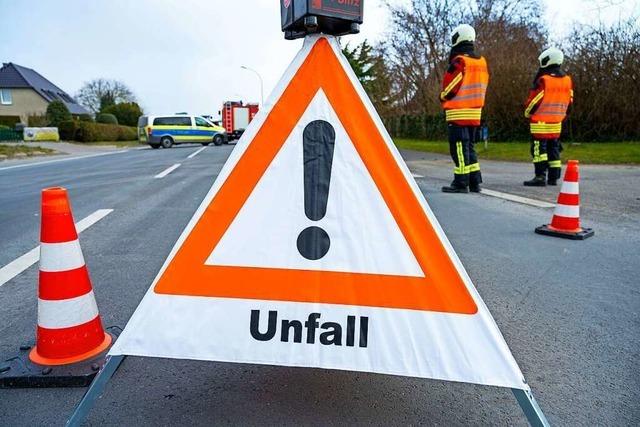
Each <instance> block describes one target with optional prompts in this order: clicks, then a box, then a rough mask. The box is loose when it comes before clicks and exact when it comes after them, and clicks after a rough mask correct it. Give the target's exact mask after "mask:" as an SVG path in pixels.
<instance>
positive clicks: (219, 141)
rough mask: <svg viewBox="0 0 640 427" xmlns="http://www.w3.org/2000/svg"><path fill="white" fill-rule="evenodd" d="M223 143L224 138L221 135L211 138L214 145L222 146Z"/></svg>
mask: <svg viewBox="0 0 640 427" xmlns="http://www.w3.org/2000/svg"><path fill="white" fill-rule="evenodd" d="M223 141H224V138H223V137H222V135H216V136H214V137H213V143H214V145H222V142H223Z"/></svg>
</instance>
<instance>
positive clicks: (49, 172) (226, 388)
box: [0, 146, 640, 426]
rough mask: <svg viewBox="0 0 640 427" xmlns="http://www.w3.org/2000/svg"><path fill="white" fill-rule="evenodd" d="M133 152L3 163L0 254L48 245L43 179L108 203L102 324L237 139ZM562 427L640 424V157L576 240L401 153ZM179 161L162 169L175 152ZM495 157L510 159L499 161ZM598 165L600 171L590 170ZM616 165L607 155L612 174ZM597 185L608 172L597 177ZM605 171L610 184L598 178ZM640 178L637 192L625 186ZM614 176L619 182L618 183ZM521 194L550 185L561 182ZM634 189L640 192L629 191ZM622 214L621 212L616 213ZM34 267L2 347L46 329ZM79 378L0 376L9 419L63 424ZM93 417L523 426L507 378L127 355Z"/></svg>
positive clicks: (145, 282)
mask: <svg viewBox="0 0 640 427" xmlns="http://www.w3.org/2000/svg"><path fill="white" fill-rule="evenodd" d="M198 149H199V146H184V147H175V148H172V149H170V150H131V151H128V152H126V153H116V154H110V155H105V156H100V157H91V158H84V159H77V160H71V161H65V162H58V163H46V164H41V165H32V166H28V167H22V168H15V169H5V170H3V169H2V168H1V167H0V242H2V246H1V248H2V249H1V250H0V268H1V267H2V266H4V265H6V264H7V263H9V262H10V261H12V260H14V259H15V258H17V257H19V256H21V255H22V254H24V253H25V252H27V251H29V250H30V249H32V248H33V247H35V246H37V243H38V232H39V231H38V227H39V217H38V215H39V197H40V190H41V189H42V188H44V187H47V186H54V185H62V186H65V187H67V188H68V189H69V193H70V196H71V200H72V204H73V208H74V215H75V218H76V220H79V219H82V218H84V217H85V216H87V215H90V214H91V213H92V212H94V211H96V210H97V209H113V212H112V213H110V214H109V215H107V216H106V217H105V218H103V219H102V220H100V221H99V222H97V223H96V224H94V225H93V226H91V227H90V228H89V229H87V230H86V231H84V232H83V233H82V234H81V236H80V241H81V243H82V249H83V252H84V255H85V259H86V261H87V265H88V267H89V269H90V272H91V277H92V279H93V285H94V290H95V293H96V295H97V300H98V305H99V307H100V311H101V314H102V317H103V321H104V323H105V325H120V326H124V325H125V324H126V322H127V320H128V318H129V317H130V316H131V314H132V313H133V311H134V310H135V308H136V306H137V304H138V302H139V301H140V299H141V298H142V296H143V294H144V293H145V291H146V290H147V288H148V286H149V285H150V283H151V281H152V279H153V277H154V276H155V274H156V273H157V271H158V269H159V268H160V266H161V264H162V263H163V261H164V259H165V258H166V256H167V254H168V253H169V251H170V249H171V247H172V246H173V244H174V242H175V241H176V239H177V237H178V236H179V234H180V232H181V230H182V228H183V227H184V226H185V225H186V223H187V222H188V220H189V219H190V218H191V216H192V214H193V212H194V211H195V209H196V208H197V206H198V204H199V202H200V201H201V200H202V198H203V196H204V195H205V193H206V192H207V190H208V189H209V187H210V186H211V183H212V182H213V179H214V178H215V176H216V175H217V173H218V172H219V171H220V169H221V167H222V165H223V163H224V161H225V160H226V157H227V156H228V155H229V153H230V152H231V150H232V149H233V147H232V146H223V147H213V146H210V147H208V148H207V149H205V150H203V151H202V152H200V153H199V154H198V155H196V156H195V157H192V158H187V157H188V156H189V155H191V154H192V153H194V152H195V151H196V150H198ZM403 154H404V156H405V157H406V158H407V159H408V160H409V162H408V163H409V165H410V167H411V168H412V170H414V172H416V173H418V174H421V175H424V176H425V178H418V179H417V180H418V182H419V184H420V187H421V188H422V190H423V192H424V194H425V195H426V197H427V200H428V201H429V203H430V205H431V207H432V209H433V210H434V212H435V214H436V216H437V217H438V219H439V220H440V222H441V224H442V226H443V228H444V230H445V232H446V233H447V235H448V236H449V239H450V240H451V242H452V244H453V246H454V247H455V249H456V251H457V252H458V254H459V255H460V257H461V259H462V261H463V263H464V264H465V266H466V268H467V270H468V271H469V274H470V276H471V277H472V278H473V280H474V282H475V284H476V286H477V288H478V290H479V292H480V294H481V295H482V297H483V299H484V301H485V302H486V304H487V306H488V307H489V309H490V310H491V313H492V314H493V316H494V317H495V319H496V321H497V323H498V325H499V327H500V329H501V331H502V333H503V335H504V336H505V339H506V341H507V343H508V344H509V346H510V348H511V350H512V352H513V354H514V356H515V358H516V360H517V361H518V363H519V364H520V367H521V369H522V371H523V372H524V375H525V377H526V378H527V380H528V381H529V383H530V384H531V386H532V388H533V390H534V393H535V395H536V398H537V400H538V402H539V403H540V405H541V407H542V408H543V410H544V411H545V413H546V415H547V417H548V418H549V420H550V422H551V423H552V424H555V425H593V424H597V425H611V426H621V425H638V424H640V404H639V403H638V402H640V375H639V374H640V352H639V349H640V315H639V311H640V295H639V294H640V292H639V291H638V277H639V276H640V265H639V259H640V257H639V255H640V249H639V246H638V243H637V242H638V237H640V221H638V202H637V199H635V198H636V197H637V196H638V190H637V189H636V188H634V185H633V184H635V182H638V181H637V178H638V171H639V169H638V168H630V169H628V170H627V169H624V170H625V172H624V173H625V174H628V175H625V176H627V177H631V178H635V182H632V183H626V182H625V184H624V185H623V186H622V187H619V188H617V189H616V191H605V190H606V186H605V185H603V186H602V189H601V190H600V189H599V190H594V189H590V183H589V180H590V179H592V180H593V181H594V182H595V181H596V180H595V179H593V177H594V175H595V174H596V172H594V173H593V174H592V173H591V170H590V168H585V169H584V170H583V185H582V189H583V191H584V192H585V194H588V197H585V198H586V199H588V200H589V202H590V203H592V204H593V206H598V208H593V207H589V206H585V207H584V212H586V213H588V217H587V218H584V221H585V223H587V225H589V226H591V227H593V228H594V229H595V230H596V236H595V237H593V238H591V239H589V240H586V241H583V242H574V241H568V240H562V239H555V238H550V237H544V236H538V235H535V234H534V233H533V228H534V227H535V226H537V225H540V224H543V223H547V222H548V221H549V219H550V216H551V210H550V209H548V208H547V209H544V208H537V207H533V206H528V205H523V204H518V203H513V202H509V201H505V200H501V199H499V198H494V197H488V196H485V195H477V194H467V195H445V194H443V193H440V192H439V187H440V186H441V185H442V184H443V183H446V182H447V181H448V180H449V174H450V173H451V166H450V164H449V163H448V162H446V161H444V160H443V158H441V157H434V158H428V156H429V155H427V157H425V155H423V154H422V153H412V152H406V153H403ZM176 163H180V164H181V166H180V167H178V168H177V169H175V170H174V171H172V172H171V173H169V174H168V175H166V176H164V177H163V178H154V176H157V175H158V174H160V173H161V172H163V171H165V170H166V169H167V168H169V167H170V166H172V165H174V164H176ZM498 166H499V165H498ZM498 166H496V165H494V164H491V163H488V164H486V165H484V168H485V171H486V176H485V182H486V185H487V187H488V188H489V187H491V185H490V184H491V183H492V184H493V187H491V188H494V187H495V189H498V190H500V191H505V192H506V191H512V192H516V193H517V192H522V191H524V190H523V189H521V188H520V187H519V186H517V185H515V184H514V185H511V184H510V182H511V181H513V180H514V179H517V180H518V181H521V180H522V179H526V178H527V177H528V173H527V170H528V169H527V167H528V166H527V165H517V164H505V165H503V167H498ZM593 170H594V171H595V170H596V169H593ZM618 172H619V171H618V169H617V168H612V167H609V168H607V167H603V168H601V169H598V170H597V173H598V174H599V175H597V176H599V177H600V178H601V179H602V181H608V182H618V181H619V180H620V175H619V174H618ZM598 182H599V181H598ZM594 185H599V184H594ZM627 188H628V189H629V192H628V193H625V192H624V191H623V190H625V189H627ZM618 190H620V191H618ZM535 191H536V192H527V193H522V194H524V195H527V196H528V197H532V198H538V199H542V200H544V199H551V200H553V198H554V197H555V194H557V188H556V189H555V190H553V189H535ZM634 191H635V194H634V193H633V192H634ZM618 219H619V221H618ZM37 273H38V272H37V266H33V267H31V268H29V269H28V270H26V271H25V272H23V273H22V274H20V275H18V276H17V277H15V278H13V279H12V280H10V281H8V282H7V283H5V284H4V285H2V286H0V301H1V302H2V303H1V304H0V360H1V359H6V358H9V357H11V356H13V355H15V354H16V352H17V348H18V346H20V345H21V344H24V343H30V342H32V340H33V337H34V328H35V319H36V289H37ZM83 393H84V389H12V390H0V425H11V426H22V425H62V424H63V423H64V421H65V420H66V419H67V417H68V416H69V414H70V413H71V412H72V410H73V408H74V406H75V404H76V403H77V402H78V400H79V399H80V398H81V397H82V395H83ZM88 424H89V425H134V424H136V425H176V424H177V425H187V424H188V425H211V424H267V425H274V424H296V425H297V424H318V425H320V424H322V425H327V424H380V425H397V424H428V425H461V424H474V425H487V424H500V425H525V421H524V418H523V416H522V413H521V411H520V408H519V407H518V405H517V403H516V401H515V399H514V398H513V396H512V394H511V392H510V391H509V390H506V389H501V388H493V387H483V386H475V385H469V384H460V383H451V382H441V381H434V380H424V379H415V378H404V377H395V376H385V375H375V374H363V373H351V372H341V371H329V370H320V369H300V368H286V367H270V366H254V365H240V364H228V363H211V362H194V361H183V360H164V359H151V358H133V357H130V358H127V359H126V360H125V361H124V363H123V365H122V366H121V368H120V370H119V371H118V372H117V373H116V375H115V376H114V378H113V379H112V380H111V382H110V384H109V386H108V388H107V390H106V392H105V394H104V395H103V397H102V398H101V399H100V401H99V402H97V404H96V406H95V407H94V409H93V411H92V412H91V414H90V417H89V420H88Z"/></svg>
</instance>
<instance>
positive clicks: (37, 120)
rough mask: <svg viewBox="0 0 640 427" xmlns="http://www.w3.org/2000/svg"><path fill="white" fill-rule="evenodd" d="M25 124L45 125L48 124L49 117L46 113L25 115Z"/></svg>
mask: <svg viewBox="0 0 640 427" xmlns="http://www.w3.org/2000/svg"><path fill="white" fill-rule="evenodd" d="M27 124H28V125H29V126H30V127H35V128H43V127H47V126H49V118H48V117H47V115H46V114H30V115H29V116H27Z"/></svg>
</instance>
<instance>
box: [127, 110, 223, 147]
mask: <svg viewBox="0 0 640 427" xmlns="http://www.w3.org/2000/svg"><path fill="white" fill-rule="evenodd" d="M225 139H226V135H225V129H224V128H223V127H221V126H216V125H214V124H213V123H211V122H210V121H209V120H207V119H205V118H204V117H201V116H192V115H188V114H173V115H164V116H140V118H139V119H138V140H139V141H140V142H142V143H145V142H146V143H147V144H149V145H150V146H151V147H152V148H160V147H163V148H171V146H172V145H174V144H183V143H194V142H195V143H200V144H202V145H209V144H211V143H212V142H213V143H214V144H215V145H222V143H224V142H225Z"/></svg>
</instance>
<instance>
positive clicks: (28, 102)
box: [0, 62, 90, 124]
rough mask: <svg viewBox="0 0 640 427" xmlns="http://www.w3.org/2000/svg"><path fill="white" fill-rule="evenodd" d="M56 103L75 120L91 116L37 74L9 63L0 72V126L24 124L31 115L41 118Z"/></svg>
mask: <svg viewBox="0 0 640 427" xmlns="http://www.w3.org/2000/svg"><path fill="white" fill-rule="evenodd" d="M55 100H59V101H62V102H64V104H65V105H66V106H67V108H68V109H69V112H70V113H71V114H72V115H74V116H79V115H82V114H90V112H89V111H87V110H86V109H85V108H84V107H83V106H81V105H80V104H78V103H77V102H76V100H75V99H73V98H72V97H70V96H69V95H68V94H67V93H66V92H65V91H64V90H62V89H60V88H59V87H58V86H56V85H54V84H53V83H51V82H50V81H49V80H47V79H45V78H44V77H42V76H41V75H40V74H39V73H38V72H37V71H35V70H32V69H30V68H26V67H23V66H21V65H18V64H13V63H11V62H9V63H4V64H2V68H0V123H3V124H8V123H9V122H14V123H15V122H21V123H24V124H28V123H27V119H28V117H29V116H31V115H42V114H45V112H46V111H47V106H48V105H49V103H50V102H52V101H55Z"/></svg>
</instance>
